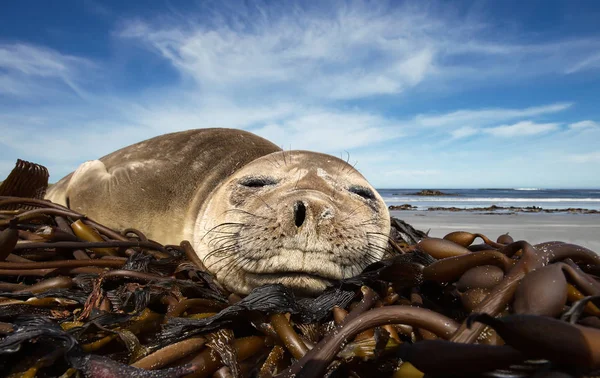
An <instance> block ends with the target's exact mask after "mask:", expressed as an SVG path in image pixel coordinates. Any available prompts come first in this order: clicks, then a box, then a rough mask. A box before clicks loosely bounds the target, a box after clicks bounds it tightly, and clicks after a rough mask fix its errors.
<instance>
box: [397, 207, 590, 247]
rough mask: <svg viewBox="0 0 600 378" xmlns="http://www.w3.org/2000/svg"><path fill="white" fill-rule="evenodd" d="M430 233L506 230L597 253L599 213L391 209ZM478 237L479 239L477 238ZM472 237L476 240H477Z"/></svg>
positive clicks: (492, 235) (516, 236)
mask: <svg viewBox="0 0 600 378" xmlns="http://www.w3.org/2000/svg"><path fill="white" fill-rule="evenodd" d="M391 215H392V216H393V217H396V218H399V219H402V220H403V221H405V222H407V223H409V224H410V225H412V226H413V227H415V228H416V229H419V230H422V231H425V232H426V231H427V230H429V229H431V231H430V232H429V235H430V236H433V237H443V236H444V235H446V234H447V233H449V232H452V231H468V232H478V233H481V234H484V235H486V236H487V237H489V238H490V239H493V240H496V238H497V237H498V236H499V235H501V234H505V233H507V232H508V233H509V235H510V236H512V237H513V239H515V240H526V241H528V242H529V243H532V244H535V243H541V242H545V241H551V240H558V241H563V242H568V243H574V244H578V245H581V246H583V247H587V248H589V249H591V250H593V251H595V252H598V253H600V214H527V213H517V214H502V215H500V214H494V215H488V214H477V213H468V212H445V211H439V212H437V211H391ZM478 241H481V239H478ZM478 241H477V240H476V243H477V242H478Z"/></svg>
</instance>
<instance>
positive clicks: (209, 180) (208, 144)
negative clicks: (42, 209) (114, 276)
mask: <svg viewBox="0 0 600 378" xmlns="http://www.w3.org/2000/svg"><path fill="white" fill-rule="evenodd" d="M46 198H47V199H49V200H51V201H53V202H56V203H59V204H63V205H65V206H67V207H69V208H71V209H73V210H75V211H78V212H81V213H84V214H86V215H87V216H89V217H90V218H92V219H94V220H96V221H99V222H101V223H103V224H105V225H107V226H109V227H111V228H114V229H117V230H119V229H124V228H126V227H135V228H137V229H140V230H142V231H143V232H144V233H146V235H148V237H150V238H152V239H153V240H156V241H158V242H161V243H163V244H178V243H179V242H180V241H181V240H189V241H190V242H191V243H192V245H193V246H194V248H195V250H196V252H197V254H198V256H199V257H200V258H201V259H202V260H203V262H204V263H205V265H206V266H207V268H208V269H209V270H210V271H211V272H212V273H213V274H215V275H216V277H217V279H218V280H219V282H221V283H222V284H223V285H224V286H226V287H227V288H229V289H230V290H232V291H234V292H237V293H241V294H245V293H248V292H249V291H250V290H252V289H253V288H255V287H257V286H259V285H262V284H268V283H281V284H284V285H286V286H288V287H290V288H292V289H293V290H294V291H295V292H297V293H301V294H309V295H310V294H317V293H319V292H321V291H323V290H324V289H325V288H326V287H327V286H328V284H329V283H330V282H331V281H333V280H338V279H342V278H347V277H351V276H354V275H356V274H358V273H360V272H361V271H362V269H363V268H365V267H366V266H367V265H368V264H370V263H372V262H375V261H377V260H379V259H381V258H382V256H383V255H384V253H385V250H386V248H387V244H388V236H389V232H390V218H389V213H388V209H387V207H386V205H385V203H384V202H383V200H382V199H381V197H380V196H379V194H378V193H377V192H376V191H375V189H374V188H373V187H372V186H371V185H370V184H369V183H368V182H367V180H366V179H365V178H364V177H363V176H362V175H361V174H360V173H359V172H358V171H357V170H355V169H354V168H353V167H352V166H351V165H349V164H348V163H347V162H345V161H343V160H341V159H338V158H336V157H333V156H330V155H325V154H321V153H316V152H309V151H282V150H281V149H280V148H279V147H277V146H276V145H274V144H273V143H271V142H269V141H267V140H266V139H263V138H261V137H258V136H256V135H254V134H252V133H249V132H246V131H242V130H235V129H221V128H213V129H197V130H188V131H183V132H177V133H172V134H166V135H162V136H158V137H155V138H152V139H148V140H146V141H143V142H140V143H137V144H134V145H131V146H128V147H125V148H122V149H120V150H118V151H116V152H113V153H111V154H109V155H107V156H104V157H103V158H100V159H99V160H93V161H88V162H85V163H83V164H82V165H81V166H80V167H79V168H78V169H77V170H76V171H75V172H73V173H71V174H70V175H68V176H66V177H64V178H63V179H61V180H60V181H59V182H58V183H56V184H55V185H53V186H52V188H50V189H49V191H48V193H47V195H46Z"/></svg>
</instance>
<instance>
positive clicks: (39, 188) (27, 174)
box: [0, 159, 50, 210]
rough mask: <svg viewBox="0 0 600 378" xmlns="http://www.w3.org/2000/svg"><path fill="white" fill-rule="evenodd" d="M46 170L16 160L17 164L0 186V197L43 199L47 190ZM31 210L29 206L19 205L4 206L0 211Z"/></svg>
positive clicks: (37, 165) (40, 166) (36, 165)
mask: <svg viewBox="0 0 600 378" xmlns="http://www.w3.org/2000/svg"><path fill="white" fill-rule="evenodd" d="M49 177H50V175H49V174H48V170H47V169H46V167H44V166H42V165H39V164H35V163H31V162H28V161H25V160H21V159H17V163H16V165H15V167H14V168H13V170H12V171H11V172H10V174H9V175H8V177H7V178H6V179H5V180H4V181H3V182H2V183H1V184H0V196H14V197H28V198H36V199H43V198H44V195H45V194H46V189H47V188H48V178H49ZM19 208H21V209H31V208H32V207H31V206H23V205H19V204H14V205H6V206H3V207H2V209H6V210H13V209H19Z"/></svg>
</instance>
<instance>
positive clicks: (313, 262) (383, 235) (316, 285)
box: [194, 151, 390, 294]
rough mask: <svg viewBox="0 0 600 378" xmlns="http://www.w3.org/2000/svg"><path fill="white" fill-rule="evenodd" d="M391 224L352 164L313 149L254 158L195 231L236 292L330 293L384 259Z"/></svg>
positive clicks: (214, 199) (205, 254) (214, 267)
mask: <svg viewBox="0 0 600 378" xmlns="http://www.w3.org/2000/svg"><path fill="white" fill-rule="evenodd" d="M389 231H390V219H389V213H388V210H387V207H386V205H385V203H384V202H383V200H382V199H381V197H380V196H379V194H378V193H377V192H376V191H375V189H373V187H372V186H371V185H370V184H369V183H368V182H367V180H366V179H365V178H364V177H363V176H362V175H361V174H360V173H358V171H356V170H355V169H354V168H353V167H352V166H351V165H349V164H347V163H346V162H345V161H343V160H340V159H338V158H335V157H333V156H330V155H324V154H319V153H315V152H308V151H282V152H276V153H272V154H269V155H266V156H263V157H261V158H259V159H256V160H254V161H253V162H251V163H249V164H248V165H246V166H244V167H242V168H241V169H239V170H238V171H237V172H235V173H234V174H233V175H231V176H230V177H229V178H228V179H227V180H226V181H225V182H223V183H222V184H221V185H220V186H219V187H217V188H216V189H215V192H213V193H212V195H211V196H210V200H209V201H208V202H207V203H206V204H205V205H204V206H203V209H202V210H201V211H200V214H199V216H198V218H197V222H196V225H195V230H194V242H195V247H196V248H197V252H198V254H199V255H200V257H201V258H202V259H203V261H204V263H205V264H206V266H207V268H208V269H209V270H210V271H211V272H213V273H215V274H216V276H217V278H218V279H219V281H220V282H222V283H224V284H225V285H226V286H227V287H229V288H230V289H231V290H233V291H236V292H239V293H247V292H249V291H250V290H252V289H253V288H254V287H257V286H260V285H263V284H269V283H281V284H284V285H286V286H288V287H291V288H292V289H293V290H294V291H296V292H298V293H302V294H316V293H318V292H320V291H323V290H324V289H325V288H326V287H327V285H328V283H329V282H330V281H332V280H337V279H342V278H348V277H352V276H354V275H356V274H358V273H360V272H361V271H362V269H364V268H365V267H366V266H367V265H368V264H370V263H372V262H375V261H377V260H379V259H381V257H382V256H383V254H384V252H385V248H386V246H387V242H388V235H389Z"/></svg>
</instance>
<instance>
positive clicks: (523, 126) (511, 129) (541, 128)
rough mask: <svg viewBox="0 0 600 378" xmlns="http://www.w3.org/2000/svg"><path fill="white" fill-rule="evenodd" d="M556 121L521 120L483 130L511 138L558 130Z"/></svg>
mask: <svg viewBox="0 0 600 378" xmlns="http://www.w3.org/2000/svg"><path fill="white" fill-rule="evenodd" d="M558 126H559V124H558V123H535V122H531V121H523V122H518V123H515V124H514V125H502V126H497V127H492V128H489V129H486V130H485V132H486V133H488V134H490V135H493V136H497V137H502V138H512V137H519V136H531V135H538V134H544V133H548V132H550V131H555V130H558Z"/></svg>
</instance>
